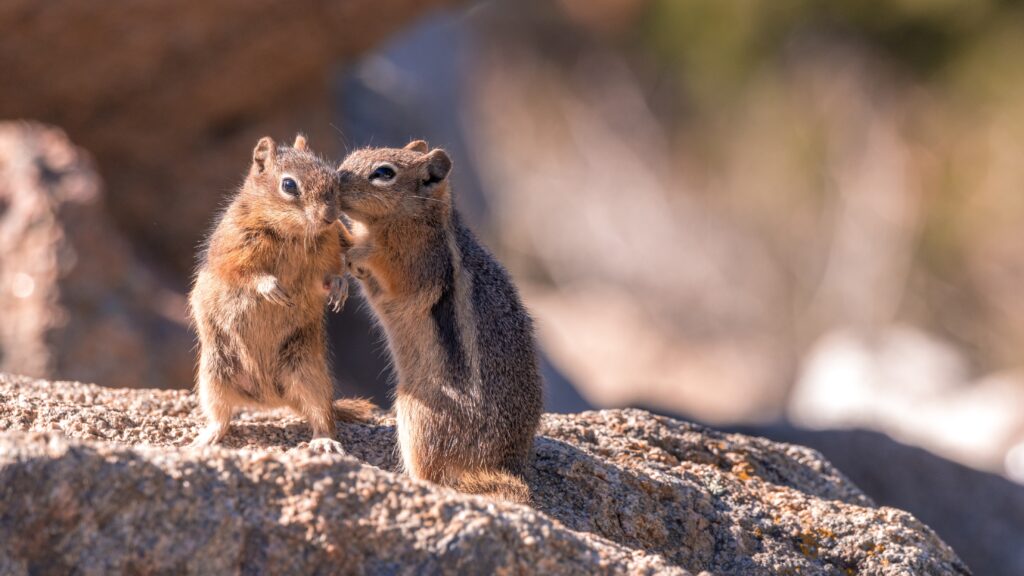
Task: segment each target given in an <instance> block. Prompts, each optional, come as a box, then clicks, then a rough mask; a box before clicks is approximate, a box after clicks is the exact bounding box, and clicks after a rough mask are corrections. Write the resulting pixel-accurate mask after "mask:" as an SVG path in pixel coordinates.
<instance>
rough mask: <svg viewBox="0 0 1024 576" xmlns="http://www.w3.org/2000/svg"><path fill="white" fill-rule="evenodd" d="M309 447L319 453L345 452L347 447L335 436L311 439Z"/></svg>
mask: <svg viewBox="0 0 1024 576" xmlns="http://www.w3.org/2000/svg"><path fill="white" fill-rule="evenodd" d="M309 449H310V451H312V452H314V453H317V454H344V453H345V447H344V446H342V445H341V442H338V441H337V440H335V439H334V438H313V439H312V440H310V441H309Z"/></svg>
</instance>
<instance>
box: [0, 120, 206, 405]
mask: <svg viewBox="0 0 1024 576" xmlns="http://www.w3.org/2000/svg"><path fill="white" fill-rule="evenodd" d="M105 206H106V204H105V201H104V197H103V191H102V184H101V182H100V178H99V176H98V175H97V174H96V171H95V169H94V168H93V164H92V159H91V157H90V156H89V155H88V154H87V153H85V152H84V151H82V150H81V149H79V148H76V147H75V146H74V145H73V144H72V143H71V142H70V141H69V140H68V138H67V136H66V135H65V134H64V133H63V132H62V131H61V130H59V129H57V128H52V127H48V126H43V125H39V124H29V123H25V122H5V123H0V254H2V255H3V257H2V258H0V318H2V321H0V370H3V371H8V372H18V373H22V374H31V375H33V376H37V377H47V376H54V375H58V374H59V375H60V376H62V377H67V378H75V379H80V380H91V381H97V382H104V383H106V384H107V385H109V386H117V387H128V386H138V384H139V383H140V382H147V383H149V384H150V385H151V386H157V387H162V388H166V387H174V388H180V387H185V386H188V385H189V383H191V381H192V369H193V365H194V363H195V361H194V359H193V355H192V352H191V347H192V336H191V335H190V334H189V332H188V330H187V328H186V325H185V320H184V299H183V297H182V296H180V295H179V294H175V293H173V292H171V291H169V290H167V289H165V288H164V287H163V286H162V285H161V284H160V282H158V280H157V279H156V276H155V275H154V274H153V273H152V272H151V271H150V269H149V267H147V266H146V265H145V264H144V263H143V262H140V261H139V260H137V259H136V257H135V255H134V253H133V251H132V248H131V243H130V242H129V241H128V240H127V239H126V238H125V237H124V236H123V235H122V234H121V233H120V232H119V231H118V229H117V227H116V226H115V225H114V223H113V222H112V221H111V219H110V218H109V216H108V215H107V213H106V210H105Z"/></svg>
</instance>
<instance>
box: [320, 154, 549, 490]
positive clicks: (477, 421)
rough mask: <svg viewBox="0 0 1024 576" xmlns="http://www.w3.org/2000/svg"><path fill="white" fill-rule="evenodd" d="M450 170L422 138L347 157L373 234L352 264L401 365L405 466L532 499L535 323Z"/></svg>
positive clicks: (360, 211)
mask: <svg viewBox="0 0 1024 576" xmlns="http://www.w3.org/2000/svg"><path fill="white" fill-rule="evenodd" d="M451 167H452V162H451V160H450V159H449V157H448V155H447V154H446V153H445V152H444V151H443V150H440V149H435V150H432V151H429V152H428V148H427V144H426V143H425V142H423V141H419V140H418V141H414V142H412V143H410V144H409V145H408V146H406V147H405V148H404V149H394V148H366V149H362V150H357V151H355V152H353V153H352V154H351V155H349V156H348V158H346V159H345V161H344V162H343V163H342V164H341V166H340V167H339V169H338V177H339V181H340V182H341V194H340V206H341V209H342V210H343V211H344V212H345V213H346V214H348V216H349V217H350V218H352V220H353V221H355V222H356V223H357V224H359V225H361V226H360V228H364V229H365V231H364V233H361V234H357V235H356V238H355V240H354V241H355V246H354V247H353V248H351V250H350V251H349V252H348V256H349V268H350V270H352V272H353V274H354V275H355V276H356V277H357V278H359V280H360V283H361V285H362V288H363V291H364V293H365V295H366V297H367V299H368V300H369V303H370V305H371V307H372V308H373V310H374V312H375V313H376V315H377V317H378V319H379V321H380V324H381V325H382V326H383V328H384V331H385V333H386V335H387V340H388V344H389V346H390V350H391V355H392V357H393V359H394V362H395V367H396V370H397V375H398V387H397V391H396V397H395V410H396V416H397V424H398V425H397V428H398V443H399V447H400V449H401V453H402V463H403V465H404V467H405V470H406V471H407V472H408V473H409V474H410V475H411V476H412V477H414V478H418V479H424V480H429V481H432V482H435V483H438V484H443V485H447V486H452V487H455V488H457V489H459V490H462V491H464V492H470V493H477V494H489V495H492V496H495V497H498V498H501V499H504V500H510V501H515V502H529V500H530V491H529V487H528V486H527V485H526V483H525V482H524V480H523V475H524V473H525V472H526V467H527V464H528V461H529V457H530V454H531V451H532V446H533V438H534V434H535V432H536V430H537V425H538V423H539V420H540V414H541V406H542V397H541V396H542V386H541V378H540V373H539V371H538V363H537V355H536V349H535V348H536V344H535V341H534V333H533V323H532V321H531V320H530V317H529V315H528V314H527V312H526V310H525V309H524V307H523V305H522V303H521V302H520V299H519V294H518V293H517V291H516V289H515V287H514V286H513V284H512V281H511V279H510V278H509V276H508V273H507V272H506V271H505V269H504V268H503V267H502V266H501V264H499V263H498V262H497V261H496V260H495V259H494V257H493V256H492V255H491V254H490V252H488V251H487V249H486V248H484V247H483V246H481V245H480V243H479V242H478V241H477V240H476V238H475V237H474V236H473V233H472V232H470V230H469V229H468V228H467V227H466V226H465V225H464V224H463V223H462V220H461V218H460V216H459V213H458V211H457V210H456V209H455V207H454V205H453V203H452V196H451V192H450V186H449V183H448V175H449V172H450V171H451Z"/></svg>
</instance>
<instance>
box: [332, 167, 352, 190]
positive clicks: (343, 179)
mask: <svg viewBox="0 0 1024 576" xmlns="http://www.w3.org/2000/svg"><path fill="white" fill-rule="evenodd" d="M335 174H336V176H337V180H338V184H340V185H341V186H347V185H349V184H351V183H352V180H353V179H354V178H355V174H354V173H353V172H352V171H351V170H342V169H341V168H338V170H337V171H336V172H335Z"/></svg>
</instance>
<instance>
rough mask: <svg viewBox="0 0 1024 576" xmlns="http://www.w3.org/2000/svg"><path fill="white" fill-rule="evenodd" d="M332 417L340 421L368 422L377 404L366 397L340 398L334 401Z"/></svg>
mask: <svg viewBox="0 0 1024 576" xmlns="http://www.w3.org/2000/svg"><path fill="white" fill-rule="evenodd" d="M333 406H334V419H335V420H339V421H341V422H346V423H353V422H368V421H369V420H370V419H371V418H373V411H374V410H376V409H377V405H376V404H374V403H373V402H370V401H369V400H367V399H366V398H341V399H339V400H335V401H334V404H333Z"/></svg>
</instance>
